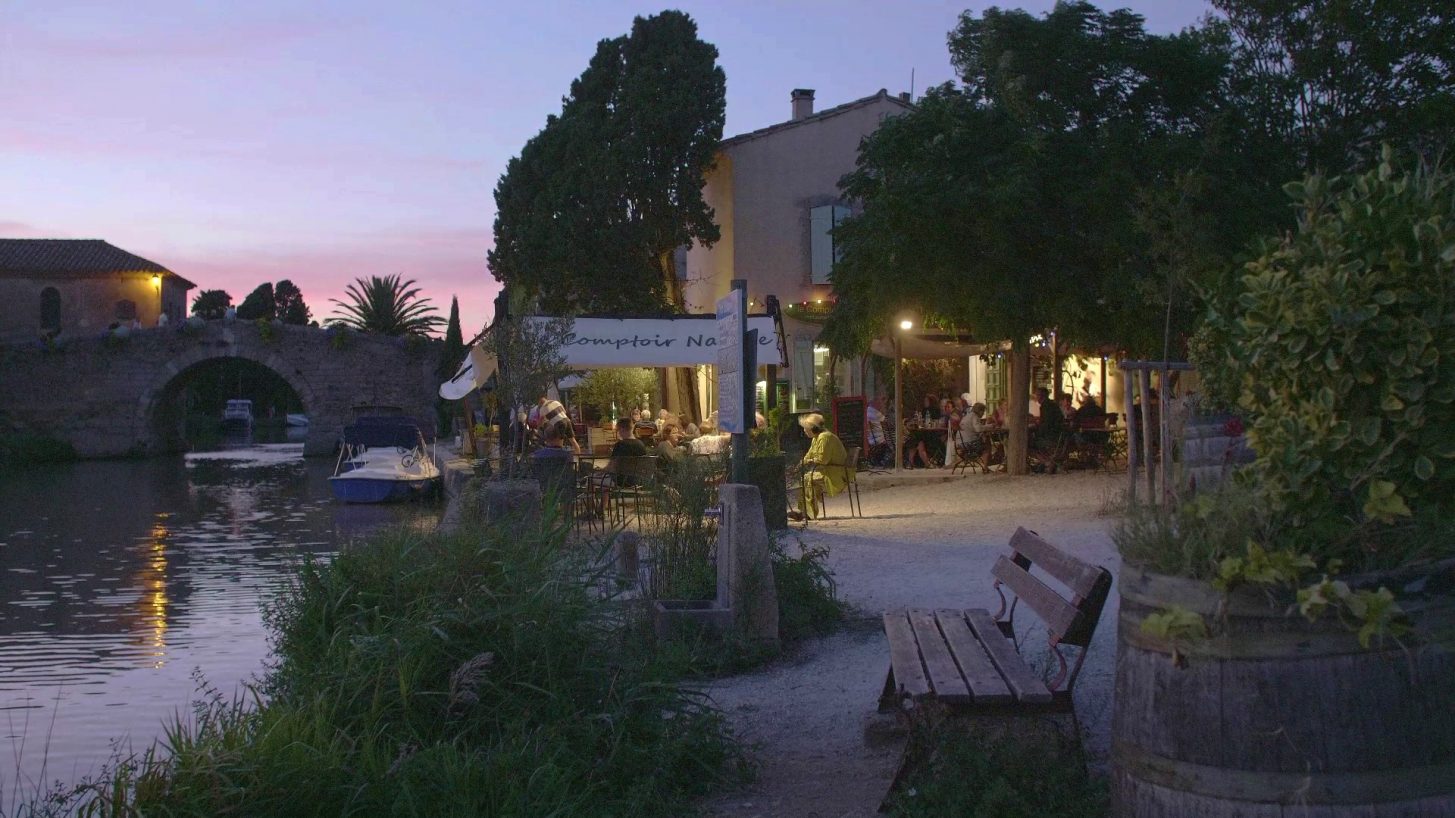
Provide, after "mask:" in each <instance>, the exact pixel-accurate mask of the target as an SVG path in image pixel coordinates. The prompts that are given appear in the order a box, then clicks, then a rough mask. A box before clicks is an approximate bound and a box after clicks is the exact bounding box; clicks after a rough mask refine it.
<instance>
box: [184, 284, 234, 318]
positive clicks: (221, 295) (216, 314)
mask: <svg viewBox="0 0 1455 818" xmlns="http://www.w3.org/2000/svg"><path fill="white" fill-rule="evenodd" d="M231 306H232V296H230V295H228V294H227V291H226V290H203V291H202V292H199V293H198V294H197V296H196V297H195V298H193V299H192V314H193V315H197V316H201V317H202V318H221V317H223V315H224V314H225V313H226V312H227V308H228V307H231Z"/></svg>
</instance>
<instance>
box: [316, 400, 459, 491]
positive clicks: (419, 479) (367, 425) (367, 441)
mask: <svg viewBox="0 0 1455 818" xmlns="http://www.w3.org/2000/svg"><path fill="white" fill-rule="evenodd" d="M439 482H440V470H439V467H437V466H436V465H435V463H434V458H433V457H432V456H431V452H430V450H429V447H428V446H426V445H425V442H424V435H423V434H421V433H420V431H419V425H418V424H416V423H415V422H414V421H413V420H412V419H410V418H407V417H364V418H359V419H358V420H357V421H355V422H354V424H353V425H351V426H346V427H344V438H343V445H342V447H341V448H340V449H339V456H338V463H337V464H335V466H334V472H333V476H332V477H330V478H328V484H329V487H330V488H331V489H332V490H333V496H334V498H335V499H337V500H340V501H342V502H345V503H391V502H399V501H401V500H409V499H412V498H414V497H419V496H421V495H424V494H427V493H429V492H432V491H434V490H435V489H436V488H438V486H439Z"/></svg>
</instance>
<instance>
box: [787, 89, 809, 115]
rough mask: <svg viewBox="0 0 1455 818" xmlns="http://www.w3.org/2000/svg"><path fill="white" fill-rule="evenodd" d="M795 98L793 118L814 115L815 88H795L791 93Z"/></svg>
mask: <svg viewBox="0 0 1455 818" xmlns="http://www.w3.org/2000/svg"><path fill="white" fill-rule="evenodd" d="M789 96H790V98H792V100H793V118H794V119H796V120H797V119H803V118H805V117H810V116H813V89H812V88H794V89H793V93H792V94H790V95H789Z"/></svg>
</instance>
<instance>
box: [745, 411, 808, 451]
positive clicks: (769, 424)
mask: <svg viewBox="0 0 1455 818" xmlns="http://www.w3.org/2000/svg"><path fill="white" fill-rule="evenodd" d="M763 419H764V420H765V421H766V423H764V424H763V425H762V426H758V427H755V428H754V429H753V430H752V432H751V433H750V434H749V438H748V442H749V443H750V444H751V446H752V448H751V449H750V451H749V456H750V457H772V456H774V455H779V454H783V437H784V435H786V434H787V433H788V432H789V431H790V428H791V427H793V426H795V425H796V424H795V423H794V421H793V416H792V415H790V414H789V413H788V411H787V410H786V409H784V408H783V407H782V406H775V407H773V408H772V409H769V410H768V412H767V414H765V415H763Z"/></svg>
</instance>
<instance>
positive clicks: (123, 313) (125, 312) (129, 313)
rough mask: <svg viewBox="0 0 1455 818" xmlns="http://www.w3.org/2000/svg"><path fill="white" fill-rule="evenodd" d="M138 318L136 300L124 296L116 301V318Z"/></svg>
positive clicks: (120, 319) (127, 319)
mask: <svg viewBox="0 0 1455 818" xmlns="http://www.w3.org/2000/svg"><path fill="white" fill-rule="evenodd" d="M135 319H136V302H135V301H132V300H130V299H127V298H123V299H121V300H120V301H118V302H116V320H118V321H133V320H135Z"/></svg>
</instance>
